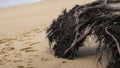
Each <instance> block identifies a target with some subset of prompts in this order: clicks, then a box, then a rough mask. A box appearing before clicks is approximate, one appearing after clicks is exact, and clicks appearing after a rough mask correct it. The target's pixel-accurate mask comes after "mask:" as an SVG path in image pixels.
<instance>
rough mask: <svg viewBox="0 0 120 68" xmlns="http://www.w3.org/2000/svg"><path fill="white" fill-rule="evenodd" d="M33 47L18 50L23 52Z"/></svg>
mask: <svg viewBox="0 0 120 68" xmlns="http://www.w3.org/2000/svg"><path fill="white" fill-rule="evenodd" d="M32 48H33V47H26V48H22V49H20V51H25V50H29V49H32Z"/></svg>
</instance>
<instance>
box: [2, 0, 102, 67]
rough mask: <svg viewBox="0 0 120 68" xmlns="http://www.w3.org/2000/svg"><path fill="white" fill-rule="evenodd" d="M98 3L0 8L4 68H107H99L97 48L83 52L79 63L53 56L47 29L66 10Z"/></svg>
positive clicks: (57, 0) (48, 1) (59, 0)
mask: <svg viewBox="0 0 120 68" xmlns="http://www.w3.org/2000/svg"><path fill="white" fill-rule="evenodd" d="M92 1H95V0H43V1H42V2H38V3H34V4H27V5H21V6H14V7H8V8H0V68H103V66H102V67H101V66H100V67H98V66H99V65H97V57H96V55H95V47H94V46H92V47H90V46H86V47H83V48H81V49H80V57H78V58H76V59H75V60H67V59H62V58H56V57H55V56H54V55H52V54H50V50H49V45H48V40H47V38H46V30H47V28H48V27H49V25H50V24H51V23H52V20H53V19H55V18H57V17H58V15H60V14H61V12H62V10H64V9H65V8H67V9H68V10H69V9H71V8H72V7H73V6H74V5H76V4H79V5H82V4H86V3H90V2H92Z"/></svg>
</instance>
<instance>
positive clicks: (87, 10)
mask: <svg viewBox="0 0 120 68" xmlns="http://www.w3.org/2000/svg"><path fill="white" fill-rule="evenodd" d="M116 1H117V0H99V1H95V2H93V3H89V4H86V5H81V6H79V5H76V6H75V7H73V8H72V9H71V10H70V11H68V12H67V11H66V10H64V11H63V14H62V15H60V16H59V17H58V18H57V19H55V20H54V21H53V23H52V24H51V25H50V28H49V29H48V30H47V37H48V39H49V42H50V46H53V48H52V49H53V51H54V55H55V56H57V57H61V58H68V59H73V58H74V57H76V55H77V52H78V49H79V47H81V46H84V45H83V43H84V42H85V39H86V37H87V36H89V35H91V34H93V35H95V36H96V37H97V38H96V39H97V42H99V43H98V48H97V53H98V54H99V59H98V61H100V60H101V59H102V54H103V52H106V54H107V55H108V65H107V68H120V65H119V64H120V8H117V7H116V8H115V7H112V6H110V5H109V4H108V3H112V2H116ZM93 32H94V33H93Z"/></svg>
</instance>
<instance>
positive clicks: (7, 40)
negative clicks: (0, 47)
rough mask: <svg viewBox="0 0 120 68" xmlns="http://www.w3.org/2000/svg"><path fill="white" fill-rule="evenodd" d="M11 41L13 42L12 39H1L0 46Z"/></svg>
mask: <svg viewBox="0 0 120 68" xmlns="http://www.w3.org/2000/svg"><path fill="white" fill-rule="evenodd" d="M12 40H14V39H1V40H0V44H2V43H6V42H10V41H12Z"/></svg>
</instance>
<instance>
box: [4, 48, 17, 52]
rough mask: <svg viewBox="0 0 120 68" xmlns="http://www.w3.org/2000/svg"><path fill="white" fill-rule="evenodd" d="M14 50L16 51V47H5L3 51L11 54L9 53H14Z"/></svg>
mask: <svg viewBox="0 0 120 68" xmlns="http://www.w3.org/2000/svg"><path fill="white" fill-rule="evenodd" d="M12 50H15V48H14V47H5V48H3V49H2V51H5V52H9V51H12Z"/></svg>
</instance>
